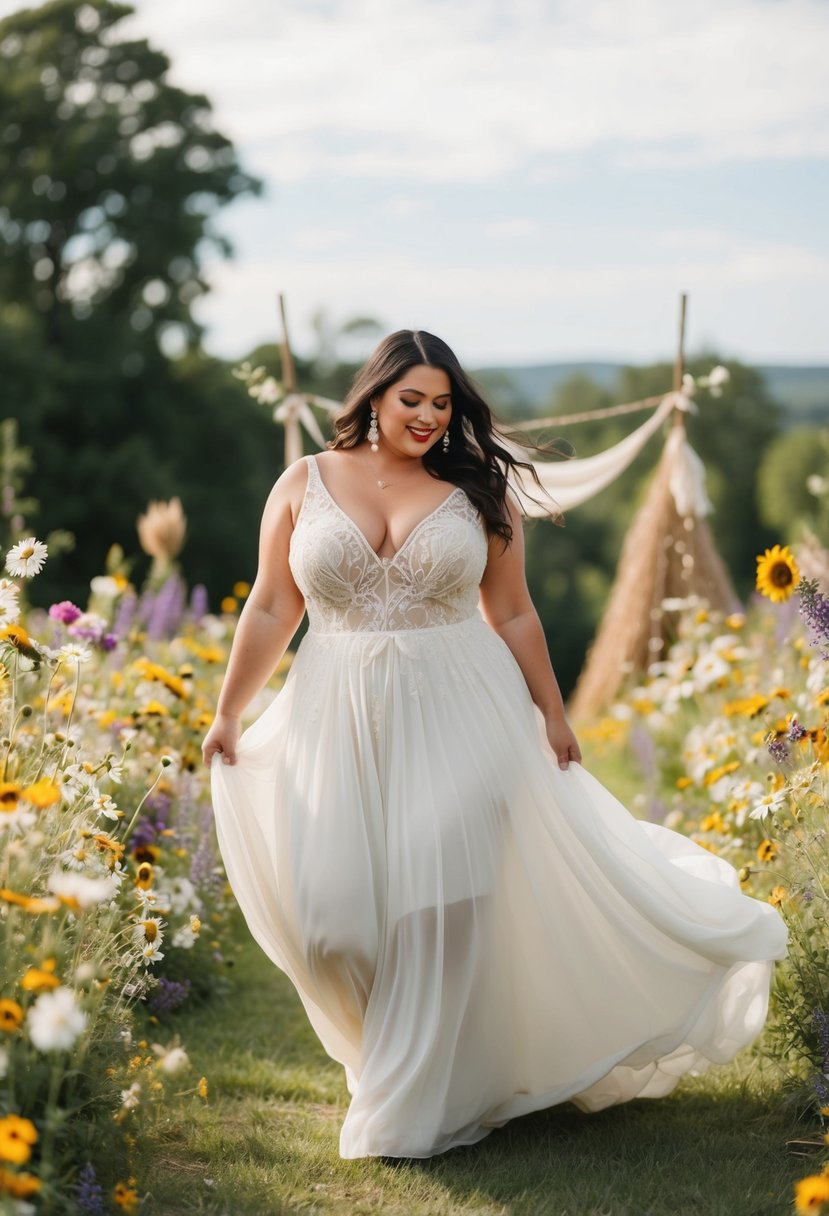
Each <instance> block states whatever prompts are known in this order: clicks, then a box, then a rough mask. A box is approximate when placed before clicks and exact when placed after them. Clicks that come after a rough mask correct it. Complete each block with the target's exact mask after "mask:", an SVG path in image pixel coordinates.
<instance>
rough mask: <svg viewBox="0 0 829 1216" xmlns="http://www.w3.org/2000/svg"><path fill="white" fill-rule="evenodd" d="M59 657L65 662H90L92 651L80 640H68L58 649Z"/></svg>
mask: <svg viewBox="0 0 829 1216" xmlns="http://www.w3.org/2000/svg"><path fill="white" fill-rule="evenodd" d="M58 658H59V659H60V660H61V661H62V662H64V663H88V662H89V660H90V659H91V658H92V651H91V650H90V649H89V647H88V646H82V645H81V643H80V642H66V643H65V645H63V646H61V648H60V650H59V651H58Z"/></svg>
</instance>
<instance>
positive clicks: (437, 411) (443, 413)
mask: <svg viewBox="0 0 829 1216" xmlns="http://www.w3.org/2000/svg"><path fill="white" fill-rule="evenodd" d="M375 408H376V410H377V427H378V430H379V431H380V447H381V448H382V447H386V448H388V449H390V450H391V451H393V452H396V453H397V454H398V455H401V456H423V455H424V453H426V452H428V451H429V449H430V448H433V447H434V446H435V444H436V443H440V442H441V440H442V439H443V434H444V431H445V430H446V428H447V427H448V426H449V419H450V418H451V417H452V382H451V380H450V379H449V376H448V375H447V374H446V372H445V371H444V370H443V368H441V367H429V366H428V364H426V363H418V364H417V365H416V366H415V367H410V368H409V370H408V371H407V372H404V374H403V375H402V376H401V377H400V379H399V380H397V381H395V383H394V384H390V385H389V387H388V388H387V389H386V391H385V392H384V393H383V394H382V395H381V396H380V398H379V399H377V400H376V401H375Z"/></svg>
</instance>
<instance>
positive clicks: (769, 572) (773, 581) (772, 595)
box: [757, 545, 800, 604]
mask: <svg viewBox="0 0 829 1216" xmlns="http://www.w3.org/2000/svg"><path fill="white" fill-rule="evenodd" d="M799 582H800V571H799V570H798V568H797V562H796V561H795V560H794V556H793V554H792V553H791V551H790V550H789V546H788V545H785V546H783V547H782V548H781V547H780V545H775V546H774V548H772V549H766V551H765V553H761V554H758V557H757V590H758V591H759V592H760V594H761V595H765V596H766V597H767V598H768V599H770V600H772V601H773V602H774V603H776V604H781V603H782V602H783V601H784V600H787V599H789V597H790V596H791V595H792V594H793V592H794V589H795V587H796V586H797V584H798V583H799Z"/></svg>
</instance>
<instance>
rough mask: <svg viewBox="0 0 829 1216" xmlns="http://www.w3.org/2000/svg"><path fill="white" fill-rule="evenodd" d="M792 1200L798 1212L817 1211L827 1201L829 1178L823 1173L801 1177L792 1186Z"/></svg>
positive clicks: (828, 1200) (828, 1198)
mask: <svg viewBox="0 0 829 1216" xmlns="http://www.w3.org/2000/svg"><path fill="white" fill-rule="evenodd" d="M794 1202H795V1210H796V1211H798V1212H819V1211H820V1210H821V1208H822V1207H823V1205H824V1204H826V1203H829V1178H827V1177H825V1175H823V1174H810V1175H809V1176H808V1177H807V1178H801V1179H800V1181H799V1182H796V1183H795V1186H794Z"/></svg>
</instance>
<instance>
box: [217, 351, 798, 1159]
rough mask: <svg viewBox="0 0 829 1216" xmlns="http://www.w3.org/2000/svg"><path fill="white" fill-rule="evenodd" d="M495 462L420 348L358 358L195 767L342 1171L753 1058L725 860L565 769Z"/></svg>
mask: <svg viewBox="0 0 829 1216" xmlns="http://www.w3.org/2000/svg"><path fill="white" fill-rule="evenodd" d="M497 434H498V432H497V430H496V426H495V420H494V418H493V415H492V412H491V411H490V409H489V407H488V406H487V404H486V402H485V401H484V399H483V398H482V396H481V395H480V393H479V392H478V390H477V389H476V387H475V385H474V382H473V381H472V379H471V378H470V377H469V375H468V374H467V373H466V372H465V371H464V370H463V368H462V367H461V365H460V364H459V362H458V360H457V358H456V357H455V355H454V354H453V352H452V351H451V350H450V348H449V347H448V346H447V345H446V344H445V343H444V342H443V341H441V339H439V338H437V337H435V336H434V335H433V334H430V333H428V332H426V331H423V330H399V331H397V332H395V333H392V334H390V335H389V336H388V337H386V338H385V339H384V340H383V341H382V342H381V343H380V344H379V346H378V347H377V349H376V350H375V351H374V353H373V354H372V355H371V357H370V358H369V359H368V361H367V363H366V364H365V365H364V367H363V368H362V369H361V370H360V371H359V372H358V374H357V375H356V376H355V379H354V382H353V385H352V388H351V390H350V391H349V393H348V395H347V398H346V400H345V402H344V405H343V409H342V411H341V412H340V414H339V415H338V416H337V417H336V419H335V420H334V439H333V440H332V441H331V442H330V443H329V444H328V449H329V450H328V451H326V452H323V453H320V454H319V455H317V456H307V457H305V458H303V459H301V460H298V461H297V462H295V463H294V464H292V465H290V466H289V467H288V468H287V469H286V470H285V471H284V473H283V474H282V475H281V476H280V477H279V478H278V480H277V481H276V483H275V485H274V487H273V489H272V491H271V493H270V495H269V497H268V500H267V502H266V504H265V508H264V512H263V517H262V526H261V535H260V548H259V566H258V572H257V576H256V581H255V583H254V585H253V588H252V590H251V593H250V595H249V597H248V599H247V601H246V603H245V606H244V608H243V610H242V613H241V615H240V618H239V623H238V627H237V630H236V634H235V637H234V641H233V645H232V648H231V653H230V658H229V661H228V666H227V671H226V674H225V678H224V682H223V685H222V689H221V693H220V696H219V700H218V705H217V708H216V716H215V719H214V721H213V724H212V726H211V727H210V729H209V731H208V733H207V735H206V736H205V739H204V742H203V746H202V752H203V757H204V760H205V762H206V763H207V764H209V765H210V770H211V790H212V798H213V807H214V812H215V820H216V831H217V838H218V842H219V847H220V850H221V854H222V858H223V861H224V864H225V868H226V871H227V876H228V880H229V882H230V884H231V887H232V889H233V892H234V895H235V897H236V899H237V901H238V903H239V905H240V908H241V909H242V912H243V914H244V917H245V919H246V922H247V924H248V926H249V928H250V931H251V934H252V935H253V937H254V938H255V940H256V941H257V942H258V943H259V945H260V946H261V948H262V949H263V951H265V953H266V954H267V955H268V957H269V958H270V959H271V960H272V961H273V963H274V964H275V965H276V966H277V967H279V968H280V969H282V970H283V971H284V972H285V973H286V974H287V975H288V976H289V978H290V979H291V981H292V983H293V984H294V986H295V987H296V990H297V992H298V994H299V996H300V998H301V1000H302V1002H303V1004H304V1006H305V1009H306V1012H307V1014H308V1017H309V1019H310V1021H311V1024H312V1025H313V1027H314V1029H315V1031H316V1033H317V1035H318V1036H319V1038H320V1040H321V1042H322V1044H323V1046H324V1047H325V1049H326V1051H327V1052H328V1053H329V1054H330V1055H331V1056H332V1057H333V1058H334V1059H336V1060H338V1061H339V1062H340V1063H342V1065H343V1067H344V1070H345V1079H346V1084H347V1086H348V1090H349V1093H350V1095H351V1101H350V1104H349V1107H348V1111H347V1113H346V1116H345V1119H344V1121H343V1125H342V1128H341V1131H340V1153H341V1156H343V1157H347V1158H352V1157H365V1156H386V1157H428V1156H431V1155H433V1154H435V1153H440V1152H444V1151H445V1150H447V1149H450V1148H453V1147H455V1146H457V1145H463V1144H472V1143H474V1142H475V1141H478V1140H480V1139H481V1138H482V1137H484V1136H485V1135H487V1134H488V1133H489V1132H491V1131H492V1129H493V1128H496V1127H500V1126H502V1125H503V1124H504V1123H505V1122H506V1121H507V1120H508V1119H510V1118H513V1117H515V1116H517V1115H521V1114H524V1113H527V1112H529V1111H534V1110H539V1109H542V1108H544V1107H548V1106H552V1105H554V1104H557V1103H560V1102H564V1101H570V1102H572V1103H573V1104H574V1106H576V1107H577V1108H578V1109H579V1110H581V1111H583V1112H591V1111H596V1110H600V1109H602V1108H604V1107H606V1106H609V1105H611V1104H613V1103H618V1102H625V1101H628V1100H630V1099H632V1098H636V1097H643V1098H644V1097H651V1098H658V1097H661V1096H663V1095H665V1094H667V1093H668V1092H670V1090H672V1089H673V1088H674V1087H675V1085H676V1084H677V1082H678V1081H679V1079H680V1077H682V1076H683V1075H686V1074H690V1075H695V1074H697V1073H700V1072H702V1071H704V1070H705V1069H706V1068H709V1067H710V1066H711V1065H712V1064H723V1063H725V1062H726V1061H728V1060H730V1059H732V1058H733V1057H734V1055H735V1054H736V1053H737V1051H739V1050H740V1049H741V1048H743V1047H745V1046H746V1045H747V1044H749V1043H750V1042H751V1041H752V1040H753V1039H754V1038H756V1037H757V1035H758V1034H759V1033H760V1031H761V1030H762V1028H763V1025H764V1023H765V1020H766V1017H767V1012H768V997H769V989H770V983H771V978H772V969H773V961H774V960H775V959H783V958H785V957H786V947H787V937H788V930H787V927H786V925H785V922H784V921H783V919H782V917H781V915H780V913H779V912H778V911H777V909H776V908H774V907H773V906H772V905H770V904H768V903H765V902H761V901H759V900H757V899H754V898H752V897H751V896H748V895H746V894H745V893H743V892H742V891H741V889H740V886H739V881H738V877H737V872H736V870H735V869H734V868H733V867H732V866H731V865H730V864H729V863H728V862H726V861H725V860H724V859H722V858H720V857H717V856H714V855H713V854H712V853H710V852H709V851H707V850H705V849H703V848H702V847H701V846H699V845H697V844H696V843H695V842H693V841H691V840H690V839H688V838H687V837H685V836H683V835H681V834H680V833H678V832H675V831H671V830H669V829H667V828H665V827H664V826H662V825H659V824H654V823H649V822H644V821H639V820H637V819H636V818H635V817H634V816H633V815H631V814H630V812H628V811H627V809H626V808H625V807H624V806H623V805H622V804H621V803H620V802H619V801H618V800H617V799H616V798H615V797H614V796H613V795H612V794H611V793H610V791H609V790H607V789H606V788H605V787H604V786H603V785H601V783H600V782H599V781H598V780H597V779H596V778H595V777H593V776H592V775H591V774H590V773H589V772H588V771H587V770H586V769H585V768H584V767H583V765H582V763H581V759H582V757H581V751H580V748H579V744H578V741H577V739H576V737H575V735H574V733H573V730H572V728H571V727H570V724H569V723H568V721H567V717H566V714H565V709H564V706H563V703H562V697H561V693H560V690H559V687H558V683H557V681H556V677H555V674H554V672H553V668H552V665H551V662H550V658H549V654H548V651H547V646H546V642H545V638H544V634H543V631H542V628H541V624H540V621H539V619H538V615H537V613H536V611H535V608H534V606H533V604H532V601H531V599H530V596H529V593H528V590H527V584H526V579H525V574H524V549H523V535H522V517H521V513H520V510H519V506H518V504H517V501H516V499H515V497H514V495H513V494H512V491H511V488H510V486H509V476H510V473H511V472H512V471H513V470H514V469H515V467H516V465H520V466H521V467H522V468H524V469H526V470H529V471H531V472H532V466H531V465H530V464H529V463H524V462H522V461H517V460H516V459H515V458H514V457H513V456H512V455H511V454H510V453H509V452H507V451H506V449H505V448H504V447H502V446H501V445H500V444H499V442H498V438H497ZM306 611H307V613H308V623H309V627H308V630H307V632H306V634H305V636H304V637H303V638H302V641H301V642H300V644H299V646H298V648H297V650H296V654H295V656H294V658H293V662H292V664H291V666H290V668H289V671H288V675H287V677H286V679H285V682H284V684H283V686H282V688H281V689H280V690H279V692H278V693H277V694H276V695H275V697H274V698H273V700H272V701H271V703H270V704H269V706H268V707H267V709H265V711H264V712H263V713H262V714H260V716H259V717H258V718H257V719H256V720H255V721H254V722H253V723H252V724H251V725H250V726H249V727H248V728H247V730H245V731H242V729H241V717H242V714H243V712H244V710H245V708H246V707H247V706H248V704H249V703H250V702H251V701H252V700H253V698H254V697H255V696H256V694H257V693H258V692H259V691H260V690H261V689H262V688H263V686H264V685H265V683H266V682H267V680H268V679H269V677H270V675H271V674H272V672H273V671H274V669H275V667H276V666H277V664H278V663H279V660H280V659H281V657H282V655H283V654H284V653H285V651H286V649H287V647H288V645H289V643H290V642H291V639H292V638H293V636H294V634H295V632H296V630H297V628H298V626H299V624H300V622H301V620H302V618H303V615H304V614H305V612H306Z"/></svg>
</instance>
